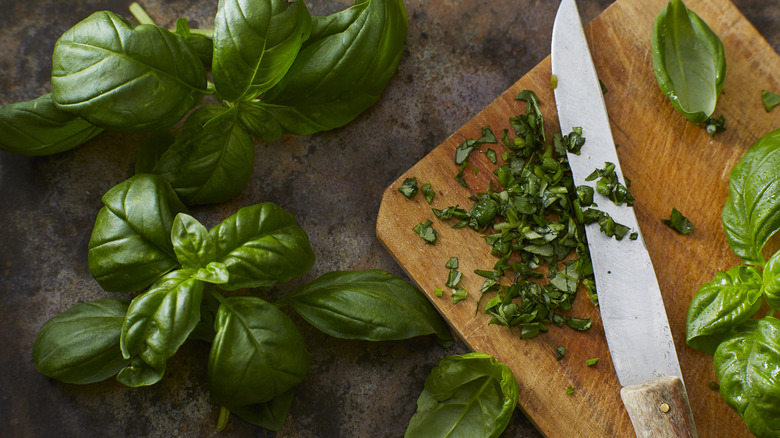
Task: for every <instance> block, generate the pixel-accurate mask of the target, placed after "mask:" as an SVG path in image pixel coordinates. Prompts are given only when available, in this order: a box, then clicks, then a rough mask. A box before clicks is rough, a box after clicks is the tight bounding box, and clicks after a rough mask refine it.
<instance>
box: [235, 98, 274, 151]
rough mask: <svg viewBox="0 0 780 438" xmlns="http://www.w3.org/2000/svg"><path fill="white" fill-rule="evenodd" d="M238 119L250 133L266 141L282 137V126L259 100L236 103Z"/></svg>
mask: <svg viewBox="0 0 780 438" xmlns="http://www.w3.org/2000/svg"><path fill="white" fill-rule="evenodd" d="M238 120H239V121H240V122H241V126H243V127H244V129H246V130H247V131H249V133H250V134H252V135H254V136H255V137H258V138H260V139H261V140H263V141H266V142H272V141H276V140H279V139H280V138H282V127H281V125H279V122H277V121H276V119H274V118H273V116H272V115H271V113H269V112H268V111H267V110H266V109H265V107H264V106H263V104H262V103H261V102H260V101H250V100H247V101H241V102H239V103H238Z"/></svg>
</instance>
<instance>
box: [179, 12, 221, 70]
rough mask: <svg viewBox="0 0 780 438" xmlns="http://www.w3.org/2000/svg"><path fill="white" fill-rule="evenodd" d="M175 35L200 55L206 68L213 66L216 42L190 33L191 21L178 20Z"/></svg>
mask: <svg viewBox="0 0 780 438" xmlns="http://www.w3.org/2000/svg"><path fill="white" fill-rule="evenodd" d="M174 33H176V34H177V35H179V36H181V37H182V38H184V40H185V41H186V42H187V44H188V45H189V46H190V49H192V51H193V52H195V54H196V55H198V58H200V62H202V63H203V66H204V67H210V66H211V60H212V58H213V56H214V42H213V41H212V40H211V38H208V37H206V36H205V35H200V34H196V33H192V32H190V25H189V20H187V19H186V18H178V19H176V30H175V31H174Z"/></svg>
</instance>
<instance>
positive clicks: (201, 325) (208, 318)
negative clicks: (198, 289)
mask: <svg viewBox="0 0 780 438" xmlns="http://www.w3.org/2000/svg"><path fill="white" fill-rule="evenodd" d="M210 287H211V286H209V285H208V284H206V285H204V287H203V297H202V298H201V300H200V321H198V324H197V325H196V326H195V328H194V329H192V331H191V332H190V336H189V337H190V339H195V340H198V341H204V342H209V343H211V342H212V341H213V340H214V336H216V334H217V332H216V330H215V329H214V321H215V320H216V319H217V311H219V301H217V299H216V298H214V294H212V293H210V292H209V291H210V289H209V288H210Z"/></svg>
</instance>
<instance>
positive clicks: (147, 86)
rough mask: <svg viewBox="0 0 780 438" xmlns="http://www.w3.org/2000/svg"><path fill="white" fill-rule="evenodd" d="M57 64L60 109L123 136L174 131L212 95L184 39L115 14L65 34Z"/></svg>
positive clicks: (106, 14) (54, 83)
mask: <svg viewBox="0 0 780 438" xmlns="http://www.w3.org/2000/svg"><path fill="white" fill-rule="evenodd" d="M161 48H162V49H161ZM52 61H53V68H52V79H51V82H52V89H53V93H52V96H53V98H54V101H55V102H56V103H57V106H58V107H59V108H60V109H61V110H63V111H67V112H69V113H73V114H75V115H78V116H80V117H82V118H84V119H86V120H87V121H89V122H90V123H93V124H94V125H97V126H100V127H103V128H108V129H115V130H118V131H131V132H135V131H154V130H156V129H160V128H165V127H168V126H171V125H173V124H174V123H176V122H177V121H178V120H179V119H181V118H182V117H184V115H185V114H187V112H189V111H190V110H191V109H192V108H193V107H195V105H197V103H198V102H200V100H201V98H202V97H203V95H204V93H206V91H207V90H206V85H207V81H206V70H205V69H204V68H203V64H201V62H200V59H199V58H198V56H197V55H196V54H195V53H194V52H193V51H192V49H190V46H189V45H188V44H187V42H186V41H185V40H184V39H183V38H182V37H180V36H179V35H176V34H174V33H172V32H169V31H168V30H166V29H163V28H162V27H159V26H154V25H150V24H142V25H139V26H136V25H134V24H132V23H130V22H129V21H127V20H125V19H124V18H123V17H121V16H119V15H117V14H114V13H112V12H108V11H101V12H96V13H94V14H92V15H90V16H89V17H87V18H86V19H84V20H83V21H81V22H79V23H78V24H76V25H75V26H73V27H72V28H70V29H69V30H68V31H66V32H65V33H64V34H63V35H62V36H61V37H60V39H59V40H57V43H56V44H55V46H54V54H53V55H52Z"/></svg>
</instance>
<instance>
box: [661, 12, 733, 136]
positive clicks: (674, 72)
mask: <svg viewBox="0 0 780 438" xmlns="http://www.w3.org/2000/svg"><path fill="white" fill-rule="evenodd" d="M652 49H653V69H654V71H655V77H656V80H657V81H658V86H659V87H660V88H661V90H662V91H663V92H664V94H666V96H667V97H668V98H669V99H670V100H671V101H672V105H673V106H674V108H675V109H676V110H677V111H679V112H680V113H681V114H682V115H683V116H685V118H687V119H688V120H690V121H692V122H694V123H701V122H704V121H705V120H707V117H709V116H711V115H712V113H713V111H715V104H716V103H717V101H718V96H720V92H721V90H722V89H723V82H724V79H725V77H726V55H725V52H724V50H723V43H722V42H721V41H720V38H718V36H717V35H716V34H715V33H714V32H713V31H712V30H710V28H709V27H708V26H707V23H705V22H704V20H702V19H701V18H699V16H698V15H696V13H694V12H693V11H691V10H690V9H688V8H687V7H686V6H685V4H684V3H683V2H682V1H681V0H670V1H669V4H668V5H667V6H666V8H664V10H663V11H661V13H660V14H658V17H657V18H656V20H655V26H654V27H653V36H652Z"/></svg>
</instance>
